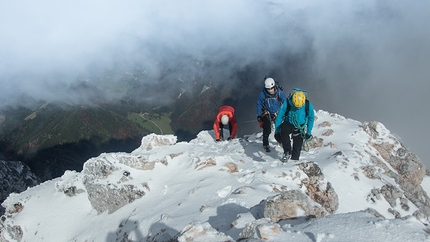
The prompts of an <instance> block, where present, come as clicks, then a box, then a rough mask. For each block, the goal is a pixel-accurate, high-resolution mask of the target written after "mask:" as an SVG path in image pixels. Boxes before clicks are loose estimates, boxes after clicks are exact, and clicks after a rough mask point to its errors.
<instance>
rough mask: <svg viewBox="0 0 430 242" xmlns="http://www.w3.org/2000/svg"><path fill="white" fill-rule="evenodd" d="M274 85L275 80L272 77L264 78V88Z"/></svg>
mask: <svg viewBox="0 0 430 242" xmlns="http://www.w3.org/2000/svg"><path fill="white" fill-rule="evenodd" d="M274 86H275V80H273V78H270V77H269V78H266V80H264V87H265V88H272V87H274Z"/></svg>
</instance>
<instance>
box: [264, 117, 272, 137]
mask: <svg viewBox="0 0 430 242" xmlns="http://www.w3.org/2000/svg"><path fill="white" fill-rule="evenodd" d="M271 132H272V120H270V115H269V114H267V115H265V116H264V117H263V145H269V135H270V133H271Z"/></svg>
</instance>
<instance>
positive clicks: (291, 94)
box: [284, 88, 309, 117]
mask: <svg viewBox="0 0 430 242" xmlns="http://www.w3.org/2000/svg"><path fill="white" fill-rule="evenodd" d="M297 91H301V92H303V93H304V94H305V95H306V100H305V111H306V117H308V116H309V100H308V95H307V94H306V91H305V90H303V89H300V88H293V91H292V92H291V93H290V94H289V95H288V98H287V100H288V99H290V98H291V97H292V96H293V94H294V93H295V92H297ZM290 108H291V106H290V105H287V110H286V111H285V115H284V117H285V116H286V115H288V113H289V112H290Z"/></svg>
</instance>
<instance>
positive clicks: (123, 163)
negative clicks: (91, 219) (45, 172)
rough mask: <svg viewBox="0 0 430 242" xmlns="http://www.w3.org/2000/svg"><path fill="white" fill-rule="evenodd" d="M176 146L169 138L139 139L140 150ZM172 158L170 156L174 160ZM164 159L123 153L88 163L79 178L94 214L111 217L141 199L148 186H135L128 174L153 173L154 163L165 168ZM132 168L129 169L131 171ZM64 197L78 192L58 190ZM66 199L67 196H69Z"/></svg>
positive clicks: (172, 139)
mask: <svg viewBox="0 0 430 242" xmlns="http://www.w3.org/2000/svg"><path fill="white" fill-rule="evenodd" d="M175 142H176V137H175V136H173V135H164V136H157V135H148V136H145V137H144V138H143V139H142V145H141V149H144V150H151V149H152V148H153V147H156V146H169V145H173V144H174V143H175ZM175 155H177V154H173V155H170V156H175ZM167 160H168V157H164V158H163V159H157V160H150V158H149V155H148V156H145V155H133V154H127V153H115V154H102V155H100V156H99V157H96V158H92V159H90V160H88V161H87V162H86V163H85V165H84V169H83V170H82V172H81V174H82V175H83V179H82V180H83V185H84V190H85V191H86V192H87V194H88V200H89V201H90V203H91V205H92V207H93V208H94V209H95V210H96V211H97V212H98V213H103V212H105V211H107V212H108V213H113V212H115V211H116V210H118V209H119V208H121V207H123V206H125V205H127V204H129V203H132V202H133V201H135V200H136V199H139V198H141V197H143V196H144V195H145V194H146V192H147V191H150V187H149V186H148V183H146V182H145V183H142V184H138V185H136V184H135V183H133V176H134V174H133V173H132V172H130V171H129V170H134V169H137V170H153V169H154V167H155V164H156V163H161V164H163V165H168V162H167ZM131 168H133V169H131ZM58 189H59V190H61V191H63V192H64V193H65V194H66V195H69V194H72V195H73V194H74V193H76V192H80V191H82V189H81V190H80V189H77V188H76V187H73V186H69V187H64V186H63V187H59V188H58ZM69 196H70V195H69Z"/></svg>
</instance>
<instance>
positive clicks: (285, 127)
mask: <svg viewBox="0 0 430 242" xmlns="http://www.w3.org/2000/svg"><path fill="white" fill-rule="evenodd" d="M290 134H291V135H292V136H293V150H291V140H290ZM281 140H282V148H283V149H284V153H287V152H290V153H291V159H292V160H299V158H300V151H301V150H302V144H303V138H302V136H301V134H300V131H299V130H298V129H296V128H295V127H294V125H292V124H290V123H289V122H287V121H285V122H283V123H282V124H281Z"/></svg>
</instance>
